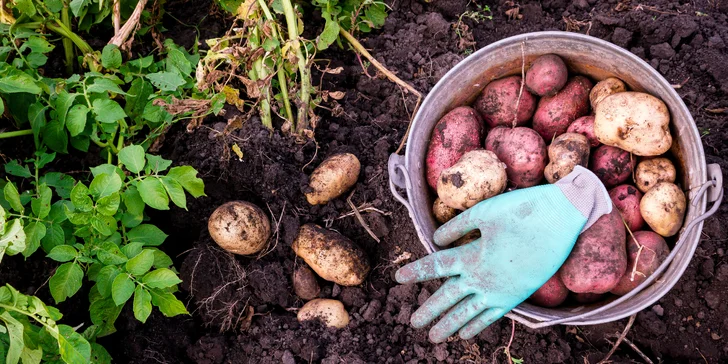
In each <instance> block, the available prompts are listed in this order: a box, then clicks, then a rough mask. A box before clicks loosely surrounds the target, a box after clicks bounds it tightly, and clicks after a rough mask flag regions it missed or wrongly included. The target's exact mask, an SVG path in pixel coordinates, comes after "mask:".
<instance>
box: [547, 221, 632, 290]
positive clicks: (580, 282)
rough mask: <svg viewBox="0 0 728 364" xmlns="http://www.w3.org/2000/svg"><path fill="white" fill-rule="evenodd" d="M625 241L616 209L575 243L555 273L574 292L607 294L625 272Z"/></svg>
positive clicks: (582, 234) (622, 225)
mask: <svg viewBox="0 0 728 364" xmlns="http://www.w3.org/2000/svg"><path fill="white" fill-rule="evenodd" d="M625 241H626V233H625V228H624V224H623V223H622V218H621V217H620V216H619V210H617V209H612V212H611V213H610V214H608V215H604V216H602V217H601V218H599V220H597V221H596V222H595V223H594V225H592V226H591V227H589V229H587V230H586V231H584V232H583V233H581V235H579V238H578V239H577V240H576V244H575V245H574V249H573V250H572V251H571V254H570V255H569V257H568V258H567V259H566V262H564V265H562V266H561V269H560V270H559V272H560V273H561V280H562V281H563V282H564V285H566V288H568V289H569V290H570V291H572V292H576V293H606V292H609V291H610V290H611V289H612V288H614V286H616V285H617V283H619V279H620V278H622V275H624V272H625V270H626V269H627V249H626V248H625V246H624V245H625Z"/></svg>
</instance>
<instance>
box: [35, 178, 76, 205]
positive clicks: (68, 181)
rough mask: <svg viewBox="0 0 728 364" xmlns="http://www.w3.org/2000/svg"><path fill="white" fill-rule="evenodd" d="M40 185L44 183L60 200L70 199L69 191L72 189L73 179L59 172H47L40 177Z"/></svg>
mask: <svg viewBox="0 0 728 364" xmlns="http://www.w3.org/2000/svg"><path fill="white" fill-rule="evenodd" d="M39 182H40V183H44V184H46V185H48V186H49V187H53V188H55V189H56V193H57V194H58V196H60V197H61V198H65V199H67V198H70V197H71V190H72V189H73V184H74V180H73V177H71V176H69V175H67V174H63V173H59V172H48V173H46V174H45V175H43V176H41V177H40V179H39Z"/></svg>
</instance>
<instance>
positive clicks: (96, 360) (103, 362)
mask: <svg viewBox="0 0 728 364" xmlns="http://www.w3.org/2000/svg"><path fill="white" fill-rule="evenodd" d="M91 364H111V355H109V352H108V351H106V349H105V348H104V347H103V346H101V345H99V344H97V343H91Z"/></svg>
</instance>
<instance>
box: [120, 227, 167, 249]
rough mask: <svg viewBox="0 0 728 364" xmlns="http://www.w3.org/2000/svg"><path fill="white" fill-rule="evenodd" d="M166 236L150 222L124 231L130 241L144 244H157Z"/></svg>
mask: <svg viewBox="0 0 728 364" xmlns="http://www.w3.org/2000/svg"><path fill="white" fill-rule="evenodd" d="M167 236H168V235H167V234H165V233H164V232H163V231H162V230H160V229H159V228H158V227H156V226H154V225H150V224H142V225H139V226H137V227H135V228H133V229H131V230H129V231H128V232H127V233H126V238H127V239H129V242H130V243H132V242H138V243H142V244H144V245H145V246H159V245H161V244H162V243H163V242H164V240H165V239H167Z"/></svg>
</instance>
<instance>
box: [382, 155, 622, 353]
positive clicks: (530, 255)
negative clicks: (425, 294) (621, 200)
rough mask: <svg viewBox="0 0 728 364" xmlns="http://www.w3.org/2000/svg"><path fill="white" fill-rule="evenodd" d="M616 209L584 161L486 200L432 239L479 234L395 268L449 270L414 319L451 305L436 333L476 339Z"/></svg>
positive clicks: (415, 275) (401, 276)
mask: <svg viewBox="0 0 728 364" xmlns="http://www.w3.org/2000/svg"><path fill="white" fill-rule="evenodd" d="M611 211H612V202H611V200H610V198H609V194H608V193H607V190H606V189H605V188H604V185H603V184H602V182H601V181H599V178H598V177H597V176H596V175H594V173H592V172H591V171H589V170H587V169H586V168H583V167H581V166H576V167H575V168H574V171H573V172H571V173H570V174H568V175H567V176H566V177H564V178H562V179H561V180H559V181H558V182H556V183H555V184H552V185H542V186H536V187H531V188H526V189H520V190H515V191H512V192H508V193H504V194H501V195H498V196H495V197H492V198H490V199H487V200H485V201H481V202H480V203H478V204H477V205H475V206H473V207H472V208H470V209H468V210H466V211H465V212H463V213H461V214H460V215H458V216H456V217H455V218H453V219H452V220H451V221H449V222H448V223H446V224H445V225H443V226H442V227H440V228H439V229H437V231H435V236H434V242H435V244H437V245H439V246H447V245H449V244H450V243H452V242H454V241H456V240H457V239H458V238H460V237H462V236H464V235H466V234H467V233H468V232H470V231H472V230H475V229H479V230H480V235H481V237H480V238H479V239H477V240H475V241H473V242H471V243H469V244H466V245H463V246H460V247H457V248H452V249H446V250H441V251H439V252H436V253H433V254H431V255H429V256H426V257H424V258H422V259H420V260H418V261H416V262H413V263H410V264H407V265H406V266H404V267H402V268H400V269H399V270H398V271H397V274H396V279H397V282H399V283H402V284H406V283H415V282H422V281H428V280H431V279H438V278H446V277H449V279H448V280H447V281H446V282H445V283H444V284H443V285H442V286H441V287H440V289H438V290H437V291H436V292H435V293H434V294H433V295H432V296H431V297H430V298H429V299H428V300H427V301H426V302H425V303H424V304H423V305H422V307H420V308H419V309H418V310H417V311H416V312H415V313H414V314H413V315H412V319H411V322H412V326H414V327H415V328H422V327H424V326H426V325H428V324H429V323H430V322H432V321H433V320H435V319H436V318H437V317H439V316H440V315H441V314H443V313H445V312H447V311H448V310H449V312H448V313H447V314H446V315H445V316H444V317H443V318H442V319H441V320H440V321H439V322H438V323H437V324H436V325H435V326H433V327H432V329H431V330H430V340H431V341H432V342H435V343H439V342H442V341H445V340H446V339H447V338H448V337H450V336H451V335H453V334H454V333H455V332H456V331H458V330H459V334H460V337H461V338H463V339H466V340H467V339H470V338H472V337H473V336H475V335H477V334H478V333H479V332H480V331H482V330H483V329H485V328H486V327H488V325H490V324H491V323H493V322H494V321H495V320H497V319H499V318H501V317H502V316H503V315H505V314H506V313H507V312H508V311H510V310H511V309H513V308H514V307H516V306H517V305H518V304H520V303H521V302H523V301H524V300H526V299H527V298H528V297H529V296H531V294H533V292H535V291H536V290H537V289H539V287H541V286H542V285H543V284H544V283H546V281H547V280H548V279H549V278H551V276H553V275H554V274H555V273H556V271H557V270H558V269H559V267H561V265H562V264H563V263H564V261H565V260H566V258H567V257H568V256H569V253H570V252H571V249H572V248H573V246H574V243H575V242H576V239H577V237H578V236H579V234H580V233H581V232H582V231H584V230H586V229H588V228H589V227H590V226H591V225H592V224H593V223H594V222H596V221H597V219H599V217H601V216H602V215H604V214H608V213H610V212H611Z"/></svg>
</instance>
